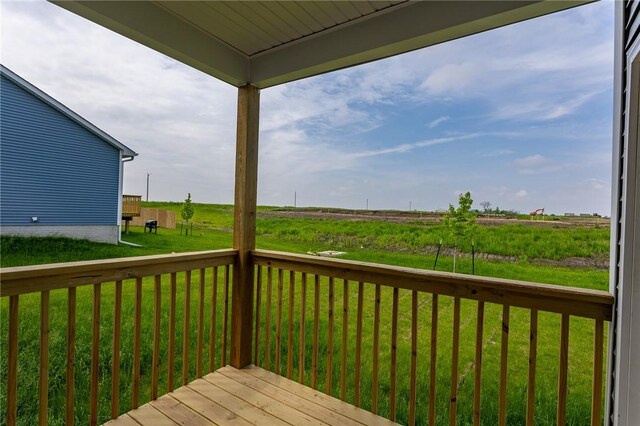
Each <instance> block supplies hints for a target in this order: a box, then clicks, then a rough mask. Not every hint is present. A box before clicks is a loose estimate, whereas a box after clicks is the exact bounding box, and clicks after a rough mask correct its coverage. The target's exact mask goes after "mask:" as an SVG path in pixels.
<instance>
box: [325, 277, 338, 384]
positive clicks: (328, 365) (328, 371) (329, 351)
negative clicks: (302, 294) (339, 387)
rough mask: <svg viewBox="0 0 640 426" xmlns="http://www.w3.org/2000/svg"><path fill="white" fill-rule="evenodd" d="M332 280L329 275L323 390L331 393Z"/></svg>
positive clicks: (333, 289)
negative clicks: (325, 370)
mask: <svg viewBox="0 0 640 426" xmlns="http://www.w3.org/2000/svg"><path fill="white" fill-rule="evenodd" d="M334 291H335V288H334V282H333V277H329V323H328V324H327V328H328V330H327V379H326V381H325V388H324V389H325V390H324V392H325V393H326V394H327V395H331V376H332V374H333V309H334V300H333V299H334V298H333V296H334Z"/></svg>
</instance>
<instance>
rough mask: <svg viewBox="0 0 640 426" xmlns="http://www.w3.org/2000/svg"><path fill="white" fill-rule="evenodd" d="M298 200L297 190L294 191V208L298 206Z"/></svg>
mask: <svg viewBox="0 0 640 426" xmlns="http://www.w3.org/2000/svg"><path fill="white" fill-rule="evenodd" d="M297 202H298V193H297V192H296V191H293V208H296V207H297V205H296V203H297Z"/></svg>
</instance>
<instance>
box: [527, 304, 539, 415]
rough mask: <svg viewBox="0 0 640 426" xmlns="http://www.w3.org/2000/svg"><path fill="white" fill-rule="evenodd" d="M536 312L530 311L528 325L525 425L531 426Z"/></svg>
mask: <svg viewBox="0 0 640 426" xmlns="http://www.w3.org/2000/svg"><path fill="white" fill-rule="evenodd" d="M537 353H538V311H537V310H536V309H532V310H531V320H530V325H529V382H528V385H527V425H528V426H533V425H534V424H535V423H534V419H535V417H534V413H535V406H536V363H537V360H538V355H537Z"/></svg>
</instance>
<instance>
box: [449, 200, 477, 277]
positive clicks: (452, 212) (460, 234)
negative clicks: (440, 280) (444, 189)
mask: <svg viewBox="0 0 640 426" xmlns="http://www.w3.org/2000/svg"><path fill="white" fill-rule="evenodd" d="M472 204H473V199H472V198H471V193H470V192H468V191H467V192H466V193H464V194H460V196H459V197H458V208H455V207H454V206H453V204H449V210H448V211H447V213H446V214H445V215H444V219H443V221H444V225H445V227H446V228H447V230H448V232H449V235H450V236H451V238H453V243H454V249H453V272H455V271H456V257H457V255H458V244H459V243H462V242H463V241H464V240H467V239H471V243H472V244H473V243H474V241H473V234H474V231H475V229H476V226H477V225H476V216H477V213H474V212H472V211H471V205H472Z"/></svg>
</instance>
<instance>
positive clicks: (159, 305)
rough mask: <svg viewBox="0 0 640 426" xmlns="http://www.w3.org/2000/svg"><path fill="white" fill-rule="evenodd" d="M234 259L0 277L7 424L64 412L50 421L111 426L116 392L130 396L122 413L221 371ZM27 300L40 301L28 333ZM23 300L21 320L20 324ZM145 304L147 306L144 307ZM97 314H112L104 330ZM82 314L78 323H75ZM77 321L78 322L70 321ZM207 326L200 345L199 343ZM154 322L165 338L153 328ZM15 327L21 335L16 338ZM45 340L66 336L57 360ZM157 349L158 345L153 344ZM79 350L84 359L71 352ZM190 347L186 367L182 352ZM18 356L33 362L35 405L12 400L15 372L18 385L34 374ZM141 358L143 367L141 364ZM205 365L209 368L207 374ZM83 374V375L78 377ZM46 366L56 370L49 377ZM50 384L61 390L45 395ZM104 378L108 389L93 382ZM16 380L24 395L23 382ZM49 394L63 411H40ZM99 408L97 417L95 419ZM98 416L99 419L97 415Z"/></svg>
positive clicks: (145, 261)
mask: <svg viewBox="0 0 640 426" xmlns="http://www.w3.org/2000/svg"><path fill="white" fill-rule="evenodd" d="M236 256H237V252H236V251H234V250H219V251H207V252H196V253H187V254H178V255H176V254H171V255H158V256H144V257H134V258H125V259H112V260H99V261H88V262H74V263H63V264H52V265H37V266H27V267H16V268H4V269H2V271H1V273H0V280H1V282H2V286H1V289H0V297H2V298H5V297H6V298H8V299H9V307H8V336H7V341H8V348H7V349H6V351H7V352H6V353H7V368H6V371H7V373H6V374H7V378H6V380H7V381H6V382H5V383H7V388H6V398H7V399H6V403H7V404H6V422H7V424H8V425H14V424H16V421H17V418H18V415H19V413H20V417H21V420H22V422H23V423H24V422H26V423H29V424H33V423H35V422H36V421H37V422H39V424H41V425H46V424H48V422H49V414H50V412H51V410H56V409H59V408H60V409H63V410H64V413H57V414H59V415H58V416H57V419H56V420H57V422H58V423H60V420H61V419H64V423H66V424H67V425H72V424H73V423H74V421H76V420H79V422H81V423H85V422H89V423H90V424H97V423H98V421H99V420H100V419H101V420H105V417H107V418H109V417H110V418H115V417H117V416H118V415H119V414H120V413H122V412H123V410H121V407H120V405H121V400H122V399H123V397H124V396H125V395H123V393H126V394H129V393H130V404H129V407H130V408H136V407H138V406H139V405H140V404H141V403H143V402H146V400H148V399H155V398H157V397H158V395H159V393H164V391H161V390H160V389H159V387H160V384H159V382H160V380H159V377H160V376H162V381H163V382H165V383H166V390H167V392H170V391H172V390H173V389H174V388H175V387H176V381H179V383H180V384H181V385H183V384H186V383H187V382H188V381H189V379H190V377H191V378H194V373H195V376H197V377H201V376H202V375H203V372H204V371H206V372H209V371H213V370H214V369H215V368H218V367H219V366H224V365H226V363H227V359H228V358H227V357H228V347H227V342H228V340H229V336H228V326H229V312H230V311H229V309H230V306H229V300H230V289H229V286H230V274H231V272H232V271H231V269H232V268H231V265H233V263H234V261H235V260H236ZM192 271H196V272H195V273H193V272H192ZM196 275H197V277H198V281H199V286H198V287H197V289H198V293H197V295H196V296H195V297H194V298H192V295H191V287H192V280H194V279H195V276H196ZM110 283H113V284H110ZM88 290H91V291H88ZM65 292H66V300H64V299H65V294H64V293H65ZM35 293H40V298H39V299H40V300H39V305H40V309H39V332H38V331H37V330H36V327H35V326H33V323H34V322H36V323H37V322H38V314H37V313H36V312H37V311H36V309H37V308H36V306H37V299H36V300H34V297H36V298H37V295H36V294H35ZM143 294H145V296H144V298H143ZM123 296H125V297H123ZM147 296H149V299H147ZM167 296H168V299H169V300H168V302H169V303H168V306H169V308H168V310H167V309H163V298H164V299H165V304H164V306H166V299H167ZM23 299H24V305H25V311H24V312H22V315H20V309H21V302H22V300H23ZM145 300H149V301H150V302H148V303H146V304H144V302H145ZM179 300H180V301H182V314H183V315H182V330H181V334H182V336H181V337H182V343H181V344H180V342H179V341H178V342H177V341H176V340H177V339H176V328H177V326H178V325H179V322H180V321H179V319H178V313H179V312H177V309H176V308H177V307H178V309H180V305H179V304H178V302H179ZM151 301H152V302H151ZM34 302H35V303H34ZM54 303H55V308H57V309H55V311H56V314H55V316H52V311H53V310H54V309H51V306H52V304H54ZM105 305H112V306H113V310H112V311H111V313H112V316H111V315H108V316H109V317H111V319H112V322H111V323H108V324H105V322H106V321H104V318H105V312H104V311H103V312H101V310H102V308H104V307H105ZM192 305H194V307H195V310H196V311H197V315H195V314H196V312H194V313H192ZM89 306H91V308H90V309H89ZM131 311H132V312H131ZM61 312H64V313H65V314H64V316H65V317H66V318H61ZM85 312H86V313H87V315H84V313H85ZM89 312H90V314H89ZM125 312H126V313H125ZM205 313H206V316H205ZM80 314H81V316H82V318H79V315H80ZM123 314H124V315H123ZM89 315H90V321H82V319H87V320H88V319H89V318H87V317H88V316H89ZM129 315H131V317H129ZM192 317H196V318H197V319H196V321H195V322H196V324H195V325H196V327H195V328H196V334H195V336H194V335H193V334H192V331H193V330H192V329H193V328H194V327H193V326H192V323H191V319H192ZM19 318H21V319H22V321H21V322H19ZM52 318H55V319H56V324H55V325H56V326H58V327H59V328H63V329H66V333H65V331H63V330H57V329H55V330H54V326H53V324H52V323H51V320H52ZM129 321H130V322H129ZM217 321H219V322H218V323H217ZM206 322H208V328H209V330H208V337H206V336H205V323H206ZM163 323H165V325H166V327H167V328H168V329H167V330H163V329H162V327H161V326H162V324H163ZM23 324H24V329H25V330H24V333H23V335H21V334H20V331H21V330H20V328H21V327H22V326H23ZM106 326H112V328H111V329H109V330H107V331H108V332H109V334H111V336H110V337H111V348H110V349H111V351H110V358H111V359H110V360H105V359H104V357H105V355H106V356H109V354H108V353H105V352H106V351H105V350H104V346H107V345H105V343H106V342H104V340H105V339H104V334H101V333H104V330H105V327H106ZM107 328H108V327H107ZM52 331H53V332H55V335H60V334H66V338H65V340H66V359H62V357H60V356H58V354H57V353H55V354H54V353H53V352H54V351H51V350H50V348H49V346H50V336H51V333H52ZM125 332H126V333H125ZM178 333H180V330H178ZM216 333H220V334H221V335H220V334H218V335H216ZM38 334H39V348H34V347H33V345H35V344H37V343H32V342H33V341H38V338H37V337H36V336H37V335H38ZM125 335H126V336H132V339H131V341H130V343H131V346H130V347H127V350H125V348H124V347H123V346H125V343H128V342H125V337H124V336H125ZM87 336H90V344H89V342H87V341H83V340H82V339H83V337H87ZM150 336H152V337H150ZM194 337H195V338H194ZM101 339H102V340H103V341H102V346H101ZM87 340H88V339H87ZM205 340H208V342H207V343H208V348H205ZM165 341H166V346H165V345H163V344H162V343H164V342H165ZM19 342H24V346H25V347H20V346H19ZM142 342H145V344H142ZM146 343H149V344H146ZM161 346H162V352H161ZM87 347H90V350H88V351H85V350H80V351H78V350H77V349H76V348H87ZM107 347H108V346H107ZM179 347H180V348H179ZM165 348H166V350H165ZM194 348H195V362H194V357H193V356H192V355H191V353H190V351H192V350H193V349H194ZM60 349H61V348H60ZM128 349H130V350H128ZM180 349H181V352H180ZM19 351H20V352H19ZM22 351H24V353H27V354H32V353H36V354H37V353H39V369H38V372H37V374H38V385H37V386H38V398H37V399H36V398H34V397H33V395H32V394H29V392H28V391H25V392H22V393H19V388H18V386H19V382H20V377H19V373H20V374H24V375H25V376H26V375H33V374H36V372H35V371H29V369H28V368H19V365H20V363H21V362H22V361H24V363H25V364H28V363H29V361H30V360H28V359H27V360H23V359H20V353H22ZM56 352H58V351H56ZM59 352H62V351H59ZM63 353H64V352H63ZM50 355H55V356H51V357H50ZM216 356H218V357H219V358H217V359H218V360H219V362H217V361H216ZM143 358H144V359H145V361H144V362H143V363H142V364H141V359H143ZM149 358H150V362H149ZM176 358H178V359H176ZM53 360H55V362H53ZM205 360H207V361H208V362H207V363H206V366H205V362H204V361H205ZM109 361H110V362H109ZM176 361H178V362H179V363H180V364H181V375H180V377H178V378H176V377H175V376H176ZM87 365H88V368H85V367H87ZM108 366H110V369H109V367H108ZM50 367H54V369H55V370H57V371H51V370H52V369H51V368H50ZM61 370H63V371H61ZM105 370H107V371H105ZM149 370H150V371H149ZM161 370H163V371H165V372H166V374H164V373H161ZM122 374H125V375H126V376H129V378H130V386H127V384H125V383H122V380H121V379H122V377H121V376H122ZM50 377H55V378H56V380H55V384H54V386H58V387H61V386H64V388H65V390H64V392H62V390H61V389H52V387H51V386H50V383H49V378H50ZM104 378H107V379H108V380H102V379H104ZM23 379H25V380H24V382H25V383H26V385H27V386H29V382H30V380H28V379H29V377H23ZM87 381H88V391H87V392H82V394H79V393H78V392H77V391H76V386H77V384H78V383H80V384H85V385H86V382H87ZM108 382H110V383H108ZM147 382H148V387H147V388H143V383H147ZM108 384H110V386H107V385H108ZM81 387H82V388H83V389H84V387H83V386H81ZM100 389H103V392H102V393H99V392H100ZM56 391H59V393H64V395H65V398H64V401H65V402H64V408H61V407H53V406H49V403H48V397H49V395H50V394H56ZM147 392H148V393H147ZM143 394H144V396H143ZM100 395H102V397H101V396H100ZM83 401H85V402H86V405H84V403H83ZM3 403H4V401H3ZM109 405H110V409H109ZM34 407H35V409H34ZM129 407H127V408H126V409H125V410H124V411H127V410H128V409H129ZM36 409H37V413H38V414H37V415H35V411H36ZM101 409H102V411H103V413H102V415H100V413H99V410H101ZM106 409H108V413H106V412H104V411H105V410H106ZM87 411H88V414H87Z"/></svg>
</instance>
